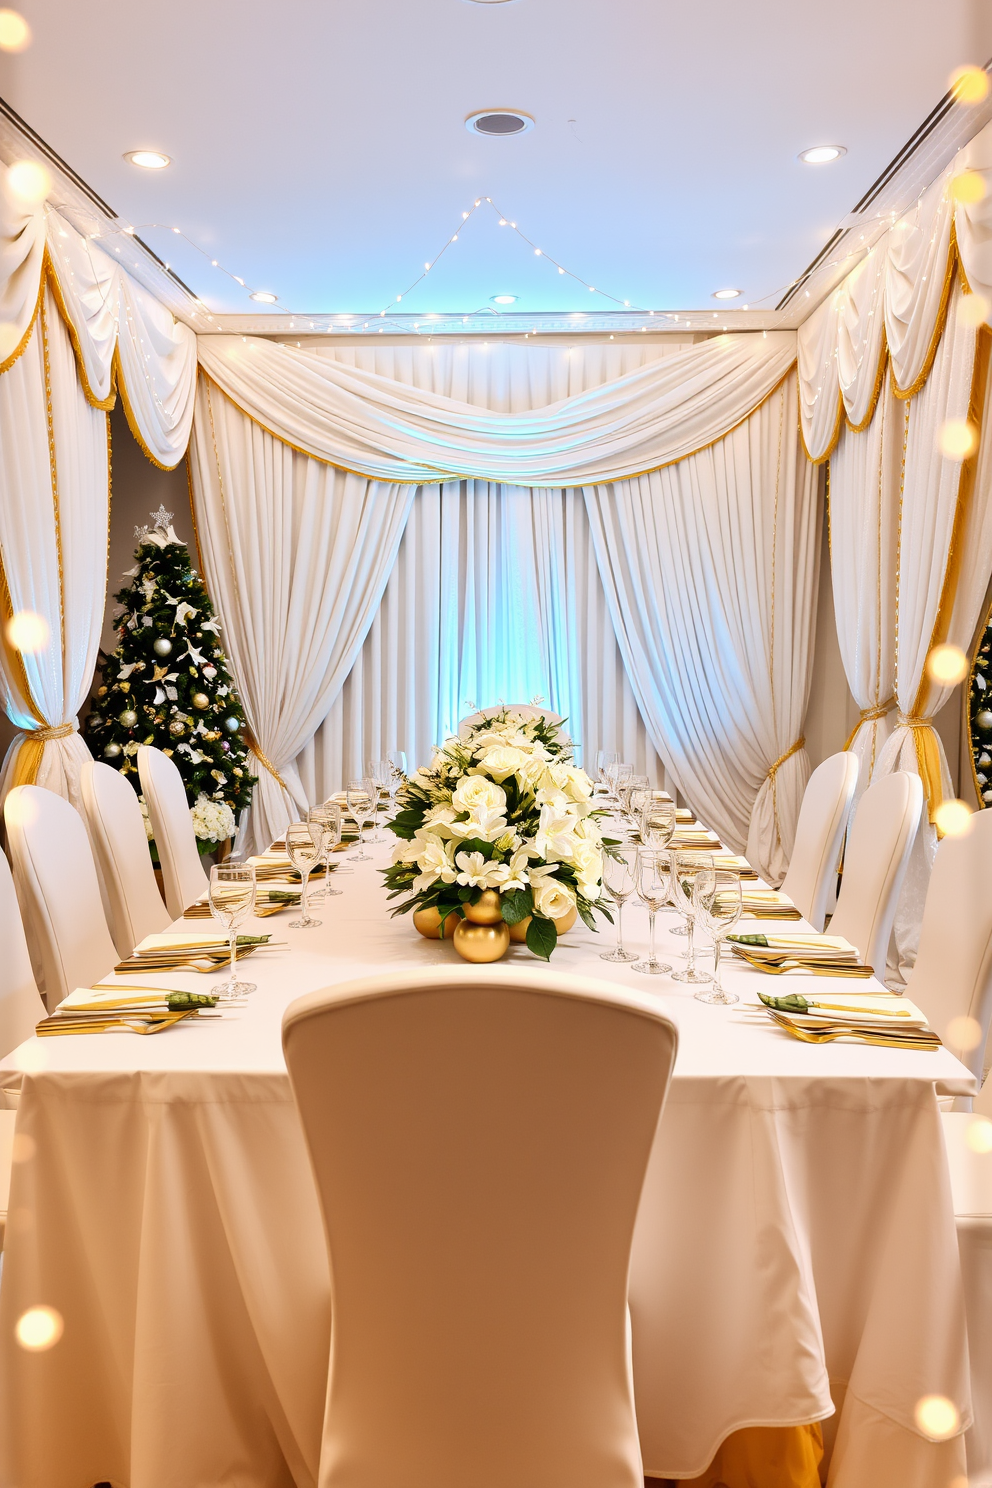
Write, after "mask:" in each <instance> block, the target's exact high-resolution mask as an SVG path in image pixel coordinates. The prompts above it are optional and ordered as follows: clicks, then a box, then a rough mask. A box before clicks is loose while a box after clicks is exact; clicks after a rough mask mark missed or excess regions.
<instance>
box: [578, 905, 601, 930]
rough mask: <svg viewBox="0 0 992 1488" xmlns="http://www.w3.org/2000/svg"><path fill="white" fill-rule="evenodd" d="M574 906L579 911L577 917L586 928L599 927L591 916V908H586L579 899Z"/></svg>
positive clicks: (593, 928)
mask: <svg viewBox="0 0 992 1488" xmlns="http://www.w3.org/2000/svg"><path fill="white" fill-rule="evenodd" d="M575 907H576V909H577V910H578V911H579V919H580V920H581V921H582V923H583V925H585V926H586V928H587V929H588V930H597V929H598V928H599V927H598V926H597V924H596V921H595V920H594V919H593V917H592V910H591V909H588V908H587V907H586V905H584V904H583V903H582V902H581V901H580V902H579V903H578V904H576V906H575Z"/></svg>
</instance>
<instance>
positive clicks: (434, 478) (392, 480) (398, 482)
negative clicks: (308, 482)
mask: <svg viewBox="0 0 992 1488" xmlns="http://www.w3.org/2000/svg"><path fill="white" fill-rule="evenodd" d="M795 370H796V362H794V361H793V362H790V363H789V366H788V367H787V368H786V370H785V371H784V372H783V374H782V376H781V377H780V378H779V380H778V382H776V383H775V385H774V387H770V388H769V389H768V392H767V393H765V395H764V397H763V398H760V399H759V400H758V402H757V403H755V405H754V407H753V408H749V409H748V411H747V413H745V414H743V415H742V417H741V418H739V419H738V420H737V422H736V423H735V424H731V425H730V427H729V429H724V431H723V433H722V434H718V435H717V437H716V438H715V439H710V440H708V441H707V443H706V444H701V445H700V446H699V448H698V449H694V450H687V451H686V453H685V454H684V455H678V456H677V457H676V459H674V460H665V461H663V463H662V464H661V465H651V466H649V467H648V468H647V470H635V471H634V472H633V473H632V474H630V475H617V476H610V477H608V478H606V479H603V478H602V477H601V478H600V479H598V480H580V481H574V480H573V481H567V480H566V481H561V480H556V481H528V482H527V485H528V486H530V487H532V488H533V489H534V490H552V491H554V490H561V489H562V487H563V486H566V487H567V486H608V485H613V484H615V483H616V482H617V481H621V480H640V479H641V477H642V476H644V475H654V473H655V471H657V470H668V469H669V468H670V467H671V466H672V465H680V464H681V463H682V461H683V460H691V459H692V458H693V456H694V455H701V454H702V453H703V452H704V451H705V450H708V449H713V447H714V446H715V445H717V444H720V443H721V442H722V441H723V440H724V439H727V438H729V436H730V435H731V434H733V433H734V432H735V430H737V429H739V428H741V426H742V425H743V424H746V423H747V421H748V419H749V418H751V417H752V416H753V415H754V414H756V413H757V412H758V409H759V408H764V406H765V404H766V403H767V402H768V400H769V398H773V397H774V396H775V394H776V393H777V392H778V390H779V388H780V387H781V386H782V385H783V383H786V382H788V380H789V378H790V377H791V376H792V374H793V372H795ZM199 372H200V376H201V377H202V378H203V379H204V382H206V383H211V382H212V383H213V385H214V387H215V388H216V389H217V391H218V392H219V393H220V395H221V397H222V398H226V399H227V401H228V402H229V403H230V404H231V405H232V406H233V407H234V408H236V409H237V410H238V412H239V413H243V414H244V416H245V418H246V419H250V420H251V422H252V423H253V424H256V425H257V426H258V428H260V429H261V430H262V431H263V432H264V433H266V434H268V435H270V437H271V438H272V439H277V440H278V441H279V443H280V444H284V445H285V446H286V448H287V449H291V450H295V451H296V453H297V454H298V455H305V456H306V457H307V459H308V460H316V462H317V464H318V465H329V466H330V467H331V469H332V470H341V471H343V472H344V474H345V475H357V476H359V477H360V478H361V479H362V480H375V481H381V482H382V483H383V484H384V485H391V486H443V485H446V484H448V483H449V482H451V481H463V480H473V479H478V477H474V476H470V475H464V474H458V473H457V472H455V473H452V472H450V471H449V472H447V473H446V472H444V471H442V470H438V471H435V472H431V471H430V470H428V469H427V468H426V467H425V470H424V474H423V475H422V476H419V477H418V478H417V479H415V480H406V479H401V478H400V477H399V476H393V475H388V476H382V475H369V473H368V471H367V470H353V469H352V467H351V466H350V465H339V464H337V463H336V462H335V461H334V460H327V459H325V458H324V457H323V455H315V454H314V453H313V451H312V450H308V449H304V448H303V446H302V445H300V444H293V442H292V440H290V439H284V438H283V436H282V435H281V434H277V433H276V431H275V429H270V428H269V426H268V424H263V423H262V420H261V419H260V418H256V417H255V415H254V414H253V413H249V412H248V410H247V408H242V406H241V404H240V403H238V402H237V400H236V399H234V398H232V397H231V396H230V394H229V393H227V392H226V391H225V390H224V388H222V387H221V385H220V383H219V382H218V381H217V379H216V378H215V377H211V375H210V373H209V372H208V371H207V370H206V368H205V367H202V366H201V367H200V368H199ZM208 391H209V390H208ZM799 434H800V438H802V427H801V426H800V430H799ZM805 448H806V446H805V442H804V444H803V449H804V450H805ZM502 484H504V485H512V484H513V482H512V481H511V480H510V478H509V477H506V478H505V479H504V480H503V481H502Z"/></svg>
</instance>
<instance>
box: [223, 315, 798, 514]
mask: <svg viewBox="0 0 992 1488" xmlns="http://www.w3.org/2000/svg"><path fill="white" fill-rule="evenodd" d="M199 357H200V365H201V367H202V368H203V370H204V371H205V372H206V373H207V374H209V376H210V377H211V379H212V380H213V381H214V382H216V383H217V384H218V386H219V387H220V388H222V389H223V391H224V392H225V393H226V394H227V396H228V397H229V398H230V399H231V400H232V401H233V402H234V403H235V404H237V406H238V407H239V408H241V409H242V410H243V411H244V412H245V413H247V414H248V415H250V417H252V418H253V419H254V420H255V421H256V422H257V423H259V424H261V425H262V426H263V427H264V428H266V429H268V430H269V431H270V432H271V433H273V434H274V435H276V437H277V438H279V439H281V440H283V441H284V442H286V443H287V444H291V445H293V446H295V447H296V448H298V449H303V450H306V451H307V453H308V454H310V455H313V456H315V457H316V458H318V459H322V460H327V461H330V462H331V463H333V464H336V465H339V466H341V467H343V468H345V469H348V470H353V471H358V472H360V473H362V474H363V475H367V476H369V477H370V478H372V479H376V480H402V481H413V482H415V483H417V484H423V483H427V482H434V481H439V480H441V481H443V480H446V479H452V478H455V477H465V478H469V479H483V480H493V481H504V482H507V483H510V484H513V485H521V486H563V485H580V484H583V483H589V482H592V481H598V480H614V479H618V478H620V477H621V476H628V475H634V474H637V473H639V472H641V471H644V470H652V469H655V468H657V467H658V466H660V465H663V464H667V463H670V462H672V461H675V460H680V459H682V458H684V457H685V456H686V455H688V454H690V453H692V452H693V451H695V450H698V449H701V448H702V447H703V446H705V445H707V444H711V443H713V442H714V441H715V440H718V439H722V438H723V436H724V435H725V434H726V432H727V430H728V429H731V428H733V427H734V426H735V425H737V424H739V423H740V422H741V421H742V420H744V419H745V418H747V417H748V415H749V414H750V413H751V412H752V411H753V410H754V408H755V407H756V406H757V405H758V404H759V403H761V402H762V400H763V399H764V398H766V397H768V396H769V394H770V393H771V392H772V390H773V389H774V388H775V387H776V386H777V385H778V384H779V383H780V382H781V381H782V379H783V377H784V376H785V375H786V373H787V372H788V371H789V368H790V367H791V366H792V363H793V362H794V360H795V338H794V336H793V335H792V334H791V332H785V331H777V332H772V333H769V334H768V335H762V334H758V333H755V334H753V335H739V336H737V335H735V336H717V337H714V338H713V339H712V340H710V341H706V342H704V343H702V344H701V345H698V346H692V347H688V348H686V349H685V350H683V351H680V352H679V353H678V354H676V355H674V356H670V357H665V358H664V359H663V360H660V361H657V362H655V363H651V364H649V365H647V366H645V367H642V368H640V369H639V370H637V371H634V372H631V373H628V374H627V375H626V376H624V377H620V378H618V379H616V380H614V381H609V382H602V383H599V385H598V386H595V387H590V388H588V389H587V390H586V391H584V392H581V393H576V394H574V395H573V396H572V397H569V398H566V399H564V400H563V401H561V402H559V403H554V404H550V405H548V406H547V407H538V408H528V409H521V410H518V411H516V412H513V413H509V414H507V413H502V412H493V411H491V410H489V409H480V408H479V407H478V406H477V405H474V404H470V403H464V402H460V401H458V400H455V399H453V398H451V397H447V396H444V395H440V394H437V393H434V392H432V391H431V390H430V389H429V388H426V387H420V386H416V385H410V384H406V383H400V382H398V381H396V380H394V379H392V378H388V379H387V378H384V377H382V376H381V375H379V374H378V373H373V372H367V371H365V370H364V369H363V368H361V367H357V366H351V367H349V366H347V365H345V364H344V363H342V362H339V361H338V360H337V359H335V358H320V357H315V356H313V355H312V354H310V353H309V352H308V351H304V350H298V349H297V348H296V347H295V346H291V345H282V344H279V343H277V342H270V341H262V340H260V339H258V338H257V337H251V336H201V337H200V338H199Z"/></svg>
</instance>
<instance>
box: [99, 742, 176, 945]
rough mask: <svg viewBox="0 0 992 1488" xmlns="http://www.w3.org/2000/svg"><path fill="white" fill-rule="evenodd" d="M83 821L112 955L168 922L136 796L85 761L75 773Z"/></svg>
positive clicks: (116, 776)
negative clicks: (114, 948)
mask: <svg viewBox="0 0 992 1488" xmlns="http://www.w3.org/2000/svg"><path fill="white" fill-rule="evenodd" d="M79 788H80V791H79V793H80V796H81V798H82V803H83V817H84V820H85V822H86V826H87V829H88V831H89V834H90V845H91V846H92V848H93V857H94V859H95V861H96V867H97V873H98V874H99V876H100V883H101V886H102V889H103V904H104V908H105V910H106V911H107V920H108V922H109V924H110V933H111V935H112V936H113V937H114V944H115V946H116V947H117V954H118V955H119V956H120V957H121V959H122V960H123V958H124V957H126V956H130V954H131V952H132V951H133V950H134V948H135V946H136V945H137V944H138V942H139V941H141V940H144V938H145V936H146V935H154V934H156V933H157V932H158V931H160V930H164V929H165V928H166V926H167V925H169V924H170V923H171V916H170V914H169V912H168V910H167V909H166V907H165V905H164V903H163V902H162V895H161V894H160V893H159V891H158V884H157V883H156V882H155V870H154V868H153V867H152V860H151V855H150V853H149V851H148V838H147V836H146V835H145V822H144V817H143V816H142V814H141V807H140V806H139V805H138V798H137V796H136V795H135V793H134V790H133V788H132V786H130V785H129V784H128V782H127V781H126V780H125V778H124V776H123V775H122V774H121V773H120V771H119V770H114V769H111V767H110V765H102V764H100V763H98V762H97V761H96V760H89V761H87V763H86V764H84V765H83V767H82V769H81V770H80V772H79Z"/></svg>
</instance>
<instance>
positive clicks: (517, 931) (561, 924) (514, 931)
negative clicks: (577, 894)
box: [510, 904, 579, 942]
mask: <svg viewBox="0 0 992 1488" xmlns="http://www.w3.org/2000/svg"><path fill="white" fill-rule="evenodd" d="M578 917H579V911H578V910H577V909H576V907H575V905H574V904H573V905H572V907H571V909H570V910H569V911H568V914H563V915H562V917H561V919H560V920H554V921H552V923H553V924H554V927H555V929H556V930H557V931H558V935H559V937H560V936H562V935H564V934H566V932H567V931H569V930H571V928H572V926H573V925H574V924H575V922H576V920H577V919H578ZM531 918H532V916H531V915H528V916H527V918H526V919H525V920H521V921H520V922H519V924H516V925H511V926H510V939H511V940H517V941H522V942H526V940H527V926H528V925H529V924H530V922H531Z"/></svg>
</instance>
